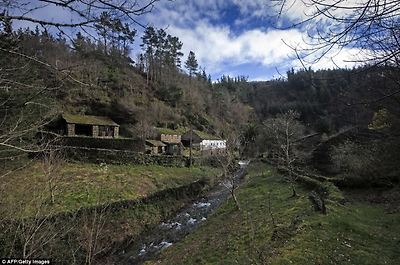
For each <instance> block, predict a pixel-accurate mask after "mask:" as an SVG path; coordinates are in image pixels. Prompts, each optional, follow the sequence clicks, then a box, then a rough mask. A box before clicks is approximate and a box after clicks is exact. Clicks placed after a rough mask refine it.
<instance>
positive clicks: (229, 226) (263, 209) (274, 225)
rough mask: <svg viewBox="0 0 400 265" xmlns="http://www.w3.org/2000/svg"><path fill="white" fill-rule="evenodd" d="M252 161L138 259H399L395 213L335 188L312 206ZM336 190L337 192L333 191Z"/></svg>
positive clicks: (299, 189) (271, 261)
mask: <svg viewBox="0 0 400 265" xmlns="http://www.w3.org/2000/svg"><path fill="white" fill-rule="evenodd" d="M296 188H297V192H298V194H299V196H298V197H297V198H290V196H291V189H290V185H288V184H287V183H285V182H284V181H283V178H282V177H281V176H279V175H278V174H277V172H275V171H274V170H273V169H272V168H270V167H269V166H267V165H265V164H261V163H255V164H252V165H250V167H249V169H248V176H247V181H246V183H245V184H243V186H241V188H239V190H238V192H237V196H238V200H239V202H240V205H241V211H237V210H236V208H235V205H234V202H233V200H231V199H228V201H227V202H226V203H224V204H223V205H222V206H221V207H220V208H219V209H218V210H217V211H216V212H215V213H214V214H212V215H211V216H209V218H208V219H207V221H206V222H204V223H203V224H202V225H200V226H199V228H198V229H197V230H196V231H194V232H193V233H191V234H190V235H188V236H187V237H186V238H185V239H184V240H182V241H181V242H179V243H177V244H175V245H173V246H171V247H169V248H167V249H166V250H165V251H163V252H162V253H161V255H160V256H159V257H157V258H156V259H155V260H153V261H147V262H146V263H145V264H147V265H150V264H185V265H186V264H299V265H300V264H363V265H364V264H371V265H376V264H382V265H383V264H399V263H400V254H399V252H398V248H399V242H400V237H399V235H400V221H399V220H400V213H399V212H398V211H394V212H393V211H388V209H387V208H386V207H385V205H382V204H376V203H370V202H367V201H363V200H360V199H355V198H354V197H350V196H349V194H348V193H346V194H343V195H344V196H345V199H346V202H345V203H343V201H342V202H338V201H335V200H334V199H328V200H327V202H326V206H327V214H326V215H324V214H322V213H320V212H316V211H315V210H314V207H313V205H312V204H311V202H310V200H309V198H308V197H309V192H310V190H309V189H306V188H304V187H303V186H302V185H296ZM338 192H340V191H338Z"/></svg>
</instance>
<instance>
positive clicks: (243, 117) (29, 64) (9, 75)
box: [0, 25, 252, 138]
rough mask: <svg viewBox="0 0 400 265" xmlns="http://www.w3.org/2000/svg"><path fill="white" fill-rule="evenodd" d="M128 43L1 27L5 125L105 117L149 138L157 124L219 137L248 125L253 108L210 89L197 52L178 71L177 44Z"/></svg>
mask: <svg viewBox="0 0 400 265" xmlns="http://www.w3.org/2000/svg"><path fill="white" fill-rule="evenodd" d="M107 40H108V41H107ZM131 41H133V39H130V40H126V39H120V38H119V39H111V40H109V39H107V38H105V39H104V42H93V41H91V39H90V38H88V37H84V36H83V35H82V34H80V33H78V34H77V35H76V36H75V37H74V38H73V39H66V38H65V37H62V36H61V35H59V36H53V35H51V34H50V33H48V32H46V31H40V30H39V29H38V28H37V29H36V31H31V30H29V29H25V30H18V31H17V32H12V30H11V25H5V26H4V27H3V31H2V32H1V48H2V51H1V53H2V56H1V59H0V60H1V64H2V65H7V67H8V69H7V70H8V71H5V72H4V73H3V74H2V78H1V81H0V82H1V86H4V87H5V88H7V89H4V90H2V91H1V93H2V95H1V96H2V98H8V100H7V101H5V102H4V103H3V108H2V111H3V113H2V114H5V115H4V117H6V120H5V123H9V126H10V127H12V124H13V121H15V119H16V118H18V117H20V116H21V115H24V118H23V120H24V121H25V120H26V115H30V116H31V117H30V118H29V122H30V123H32V122H33V121H35V120H36V121H37V125H38V126H39V125H40V124H41V123H42V124H43V123H45V122H46V121H47V120H48V119H51V117H53V115H54V114H56V113H58V112H62V111H64V112H71V113H79V114H92V115H103V116H109V117H111V118H112V119H114V120H115V121H116V122H118V123H119V124H120V125H121V134H122V135H123V136H126V137H141V138H146V137H147V136H148V135H149V134H150V133H151V132H152V128H153V127H155V126H158V127H169V128H177V127H189V124H192V125H193V126H194V128H197V129H199V130H203V131H208V132H211V133H214V134H218V135H221V134H223V133H224V132H227V131H231V130H233V131H235V130H236V131H238V129H239V128H240V127H241V125H242V124H245V123H247V122H248V121H249V118H250V116H251V113H252V110H251V108H250V107H248V106H247V105H245V104H243V103H242V102H241V101H240V100H239V99H238V98H237V97H236V96H235V94H234V93H231V91H229V90H228V89H225V88H223V87H220V88H216V87H213V86H212V83H211V80H210V78H209V77H208V76H207V75H206V73H205V71H204V70H203V71H200V68H199V66H198V64H197V61H196V58H195V54H194V53H193V54H192V58H188V59H187V60H186V62H185V68H184V67H183V66H182V62H181V61H182V60H183V58H182V57H183V54H182V53H181V51H180V49H181V47H182V45H183V44H182V43H181V42H180V41H179V39H178V38H176V37H173V36H171V35H169V34H167V33H166V32H165V31H164V30H156V29H153V28H148V29H147V30H146V32H145V34H144V35H143V36H142V39H141V40H140V39H139V40H135V41H141V42H142V44H141V47H142V50H141V51H131V50H130V48H129V46H128V43H129V42H131ZM10 50H11V51H12V52H9V51H10ZM134 52H141V53H140V56H138V58H137V61H134V60H132V59H131V58H130V56H131V54H133V53H134ZM185 69H187V70H188V74H187V73H186V72H185ZM16 80H18V81H16ZM6 112H7V115H6ZM44 118H45V119H44ZM20 128H21V126H20Z"/></svg>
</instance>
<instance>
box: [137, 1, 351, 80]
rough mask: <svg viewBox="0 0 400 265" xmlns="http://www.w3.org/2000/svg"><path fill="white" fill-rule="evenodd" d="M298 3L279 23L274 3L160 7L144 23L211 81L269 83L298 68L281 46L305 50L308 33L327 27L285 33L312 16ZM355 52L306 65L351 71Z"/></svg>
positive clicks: (335, 54) (338, 53) (346, 51)
mask: <svg viewBox="0 0 400 265" xmlns="http://www.w3.org/2000/svg"><path fill="white" fill-rule="evenodd" d="M290 1H293V0H289V1H288V2H290ZM301 3H302V1H296V2H294V5H291V4H290V5H289V6H290V9H289V10H286V9H285V10H284V11H287V12H284V13H283V15H282V16H281V17H279V18H278V16H277V14H278V11H279V8H280V6H279V5H277V4H276V2H273V1H266V0H253V1H245V0H174V1H164V2H163V1H161V2H159V3H157V4H156V6H155V8H154V10H153V12H152V13H150V14H148V15H146V16H145V17H144V18H143V19H144V21H145V22H146V23H147V24H149V25H152V26H154V27H161V28H164V29H166V30H167V32H169V33H170V34H172V35H175V36H177V37H179V38H180V40H181V41H182V42H183V45H184V46H183V51H184V53H185V57H186V55H187V54H188V51H190V50H192V51H194V52H195V54H196V56H197V58H198V61H199V64H200V65H201V66H202V67H204V68H205V69H206V71H207V72H208V73H211V75H212V78H213V79H214V80H215V79H217V78H219V77H220V76H221V75H223V74H225V75H233V76H235V75H244V76H248V77H249V79H250V80H269V79H271V78H277V77H279V76H280V74H283V75H285V73H286V71H287V70H288V69H290V68H292V67H293V68H295V69H296V68H300V67H301V63H300V62H299V61H298V60H297V59H296V55H295V53H294V52H293V50H292V49H291V48H289V47H288V46H286V45H285V44H284V42H286V43H288V44H290V45H292V46H298V47H300V46H301V47H305V44H304V41H307V40H308V39H309V37H308V36H307V31H308V32H311V31H312V30H313V27H315V26H316V25H318V26H319V27H321V26H322V27H326V28H328V27H329V24H327V23H326V21H324V20H322V19H321V20H319V21H318V23H317V24H316V22H315V21H313V23H309V24H305V25H302V26H301V27H296V28H290V27H288V26H289V25H292V24H293V23H295V22H298V21H300V20H301V19H303V18H305V17H306V15H307V14H309V13H310V12H312V10H309V8H307V7H305V6H304V5H301ZM356 52H357V51H356V50H354V49H349V48H346V49H344V50H341V51H340V50H339V49H333V50H332V51H331V52H330V53H329V54H328V56H326V57H325V58H323V59H322V60H320V61H319V62H317V63H313V64H309V65H310V66H311V67H312V68H314V69H321V68H336V67H337V66H340V67H351V66H353V65H354V63H351V62H349V60H351V58H350V57H351V56H350V55H351V54H354V53H356ZM313 58H315V56H314V57H313ZM313 58H310V60H309V61H310V62H311V61H313V60H312V59H313ZM307 66H308V65H307Z"/></svg>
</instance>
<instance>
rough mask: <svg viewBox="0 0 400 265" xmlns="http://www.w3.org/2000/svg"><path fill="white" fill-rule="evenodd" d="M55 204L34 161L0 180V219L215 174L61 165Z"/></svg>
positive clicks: (54, 181) (126, 196)
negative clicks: (51, 201)
mask: <svg viewBox="0 0 400 265" xmlns="http://www.w3.org/2000/svg"><path fill="white" fill-rule="evenodd" d="M52 174H53V175H52V176H51V177H50V178H51V185H52V187H53V189H54V203H50V198H51V194H50V188H49V177H47V176H46V174H45V173H44V169H43V164H42V163H41V162H39V161H34V162H31V163H30V164H28V165H27V166H26V167H25V168H23V169H21V170H18V171H15V172H13V173H11V174H9V175H7V176H6V177H4V178H3V179H2V181H1V183H0V194H1V198H0V206H1V207H0V214H2V216H4V215H6V214H11V213H12V214H18V215H23V216H30V215H33V214H36V212H37V208H38V205H39V204H40V205H42V208H41V213H43V214H46V213H57V212H62V211H73V210H75V209H78V208H81V207H88V206H92V205H96V204H103V203H109V202H114V201H119V200H133V199H137V198H140V197H145V196H148V195H149V194H152V193H154V192H157V191H159V190H163V189H167V188H174V187H178V186H181V185H185V184H189V183H191V182H194V181H196V180H198V179H202V178H206V179H209V180H211V179H213V178H214V177H215V176H216V175H218V174H219V170H218V169H215V168H211V167H193V168H177V167H162V166H155V165H152V166H137V165H106V164H101V165H98V164H87V163H63V164H62V165H60V166H59V168H57V169H55V170H54V172H53V173H52Z"/></svg>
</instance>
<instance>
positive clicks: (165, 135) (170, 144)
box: [153, 128, 183, 155]
mask: <svg viewBox="0 0 400 265" xmlns="http://www.w3.org/2000/svg"><path fill="white" fill-rule="evenodd" d="M155 132H156V134H155V136H154V137H153V138H154V139H155V140H158V141H161V142H162V143H164V144H165V154H167V155H181V154H182V149H183V146H182V142H181V134H180V133H179V132H177V131H175V130H172V129H168V128H155Z"/></svg>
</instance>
